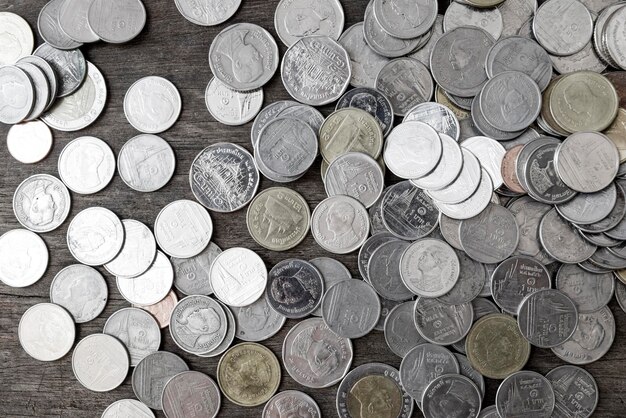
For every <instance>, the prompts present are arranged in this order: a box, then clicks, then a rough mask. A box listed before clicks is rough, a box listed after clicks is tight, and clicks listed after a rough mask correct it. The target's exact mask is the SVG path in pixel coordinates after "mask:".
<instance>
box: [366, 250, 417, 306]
mask: <svg viewBox="0 0 626 418" xmlns="http://www.w3.org/2000/svg"><path fill="white" fill-rule="evenodd" d="M410 245H411V244H410V243H408V242H406V241H401V240H395V241H390V242H387V243H384V244H383V245H381V246H380V247H378V248H377V249H376V250H375V251H374V252H373V253H372V255H371V257H370V260H369V263H368V267H367V271H368V276H369V277H370V281H369V283H370V284H371V285H372V287H373V288H374V290H376V293H378V294H379V295H380V296H381V297H382V298H384V299H388V300H393V301H398V302H402V301H405V300H408V299H411V298H412V297H413V293H411V291H410V290H409V289H407V287H406V286H405V285H404V283H403V282H402V277H401V276H400V258H401V257H402V254H403V253H404V251H405V250H406V249H407V248H408V247H409V246H410Z"/></svg>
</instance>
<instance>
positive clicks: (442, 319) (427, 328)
mask: <svg viewBox="0 0 626 418" xmlns="http://www.w3.org/2000/svg"><path fill="white" fill-rule="evenodd" d="M473 317H474V310H473V309H472V305H471V304H469V303H462V304H459V305H448V304H445V303H443V302H440V301H439V300H437V299H427V298H424V297H420V298H418V299H417V301H416V302H415V316H414V320H415V327H416V328H417V331H418V332H419V333H420V335H421V336H422V337H424V339H425V340H426V341H428V342H430V343H433V344H439V345H450V344H454V343H456V342H458V341H460V340H461V339H463V337H465V336H466V335H467V333H468V332H469V330H470V327H471V326H472V320H473Z"/></svg>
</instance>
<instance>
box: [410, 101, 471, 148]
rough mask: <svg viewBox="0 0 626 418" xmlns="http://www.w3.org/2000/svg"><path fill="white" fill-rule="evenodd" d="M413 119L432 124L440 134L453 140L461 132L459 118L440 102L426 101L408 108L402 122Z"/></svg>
mask: <svg viewBox="0 0 626 418" xmlns="http://www.w3.org/2000/svg"><path fill="white" fill-rule="evenodd" d="M413 120H415V121H418V122H424V123H425V124H427V125H429V126H432V127H433V128H434V129H435V130H436V131H437V132H439V134H440V135H441V134H445V135H448V136H450V137H451V138H453V139H454V140H455V141H458V139H459V135H460V133H461V130H460V127H459V120H458V119H457V117H456V116H455V114H454V113H453V112H452V111H451V110H450V109H449V108H447V107H446V106H444V105H442V104H439V103H434V102H426V103H420V104H418V105H416V106H414V107H413V108H411V109H409V111H408V112H407V113H406V116H404V119H403V120H402V122H410V121H413Z"/></svg>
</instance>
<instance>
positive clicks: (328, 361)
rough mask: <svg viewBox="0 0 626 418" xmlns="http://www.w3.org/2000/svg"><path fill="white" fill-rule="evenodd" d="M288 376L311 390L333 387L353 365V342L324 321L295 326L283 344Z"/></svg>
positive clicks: (306, 321) (306, 320) (312, 320)
mask: <svg viewBox="0 0 626 418" xmlns="http://www.w3.org/2000/svg"><path fill="white" fill-rule="evenodd" d="M282 356H283V361H284V364H285V369H286V370H287V373H289V375H290V376H291V377H292V378H293V379H294V380H295V381H296V382H297V383H299V384H301V385H303V386H306V387H309V388H324V387H329V386H332V385H334V384H336V383H337V382H339V381H340V380H341V379H342V378H343V377H344V376H345V375H346V373H347V372H348V370H349V369H350V366H351V365H352V357H353V352H352V342H351V341H350V339H348V338H344V337H340V336H338V335H337V334H335V333H334V332H333V331H332V330H331V329H330V328H329V327H328V326H327V325H326V324H325V323H324V321H323V320H322V319H321V318H310V319H305V320H304V321H301V322H299V323H297V324H296V325H294V326H293V327H292V328H291V329H290V330H289V332H288V333H287V335H286V336H285V340H284V342H283V349H282Z"/></svg>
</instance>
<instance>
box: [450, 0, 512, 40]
mask: <svg viewBox="0 0 626 418" xmlns="http://www.w3.org/2000/svg"><path fill="white" fill-rule="evenodd" d="M473 6H474V5H473V4H471V2H470V4H466V3H458V2H454V3H452V4H450V7H448V8H447V9H446V13H445V15H444V18H443V30H444V32H450V31H451V30H453V29H456V28H458V27H461V26H466V27H468V26H469V27H471V26H474V27H478V28H480V29H483V30H485V31H486V32H487V33H488V34H489V35H491V36H492V37H493V39H496V40H497V39H498V38H500V35H501V34H502V29H503V27H504V24H503V23H504V22H503V21H502V14H501V13H500V9H498V8H497V7H493V8H477V7H473Z"/></svg>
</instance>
